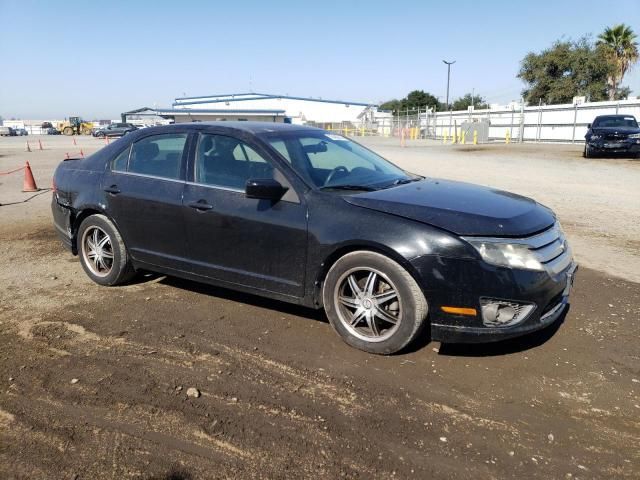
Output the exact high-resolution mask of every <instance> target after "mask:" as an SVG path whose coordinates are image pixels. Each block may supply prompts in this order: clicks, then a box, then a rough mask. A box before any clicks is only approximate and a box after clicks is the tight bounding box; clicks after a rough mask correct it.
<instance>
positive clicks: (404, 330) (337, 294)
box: [323, 251, 428, 355]
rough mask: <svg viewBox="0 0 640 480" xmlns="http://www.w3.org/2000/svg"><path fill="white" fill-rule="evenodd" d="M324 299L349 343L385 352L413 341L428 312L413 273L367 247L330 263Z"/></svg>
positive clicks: (329, 312)
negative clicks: (368, 249) (366, 249)
mask: <svg viewBox="0 0 640 480" xmlns="http://www.w3.org/2000/svg"><path fill="white" fill-rule="evenodd" d="M323 301H324V308H325V311H326V312H327V317H328V318H329V321H330V322H331V325H332V326H333V328H334V329H335V330H336V331H337V332H338V333H339V334H340V336H341V337H342V338H343V339H344V341H345V342H346V343H348V344H349V345H351V346H353V347H355V348H358V349H360V350H364V351H366V352H370V353H377V354H383V355H386V354H391V353H395V352H397V351H399V350H402V349H403V348H405V347H406V346H407V345H409V343H411V342H412V341H413V340H414V339H415V338H416V337H417V335H418V333H419V332H420V330H421V327H422V325H423V323H424V322H425V319H426V317H427V312H428V307H427V301H426V299H425V297H424V294H423V293H422V290H421V289H420V287H419V286H418V284H417V283H416V281H415V280H414V279H413V277H412V276H411V275H409V273H408V272H407V271H406V270H405V269H404V268H402V267H401V266H400V265H399V264H398V263H396V262H394V261H393V260H391V259H390V258H388V257H386V256H384V255H381V254H379V253H375V252H369V251H358V252H352V253H349V254H347V255H345V256H343V257H342V258H340V259H339V260H338V261H337V262H336V263H335V264H334V265H333V266H332V267H331V269H330V270H329V273H327V278H326V280H325V283H324V288H323Z"/></svg>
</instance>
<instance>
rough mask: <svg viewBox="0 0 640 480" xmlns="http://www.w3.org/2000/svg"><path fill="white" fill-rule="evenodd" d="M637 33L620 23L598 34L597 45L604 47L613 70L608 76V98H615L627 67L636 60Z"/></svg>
mask: <svg viewBox="0 0 640 480" xmlns="http://www.w3.org/2000/svg"><path fill="white" fill-rule="evenodd" d="M636 38H637V35H636V34H635V33H633V30H632V29H631V27H629V26H627V25H625V24H624V23H621V24H620V25H614V26H613V27H607V28H606V29H605V31H604V32H602V33H601V34H600V35H599V36H598V42H597V45H601V46H603V47H604V48H605V49H606V52H607V56H609V58H610V59H611V63H612V64H613V67H614V70H613V74H612V75H611V77H609V86H610V88H609V100H615V99H616V94H617V93H618V87H619V86H620V83H621V82H622V78H623V77H624V75H625V73H627V71H628V70H629V68H630V67H631V66H632V65H633V64H634V63H636V62H637V61H638V42H636V41H635V39H636Z"/></svg>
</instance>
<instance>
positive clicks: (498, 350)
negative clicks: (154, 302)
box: [131, 272, 571, 357]
mask: <svg viewBox="0 0 640 480" xmlns="http://www.w3.org/2000/svg"><path fill="white" fill-rule="evenodd" d="M151 282H159V283H162V284H163V285H167V286H171V287H174V288H179V289H181V290H188V291H190V292H194V293H198V294H201V295H207V296H210V297H216V298H220V299H223V300H230V301H233V302H238V303H243V304H246V305H252V306H254V307H259V308H264V309H267V310H273V311H277V312H279V313H286V314H290V315H295V316H298V317H302V318H307V319H310V320H315V321H317V322H322V323H329V321H328V319H327V316H326V315H325V313H324V310H322V309H319V310H315V309H312V308H308V307H304V306H302V305H296V304H293V303H287V302H283V301H280V300H274V299H271V298H265V297H261V296H259V295H254V294H251V293H245V292H239V291H236V290H229V289H226V288H223V287H217V286H213V285H209V284H206V283H200V282H196V281H192V280H185V279H182V278H178V277H171V276H165V275H161V274H156V273H152V272H148V273H147V272H145V273H142V274H140V275H137V276H136V277H135V278H134V280H133V281H132V282H131V283H132V284H142V283H151ZM570 310H571V305H569V307H568V308H566V309H565V311H564V312H563V313H562V315H561V316H560V318H558V320H556V321H555V322H554V323H553V324H551V325H549V326H548V327H546V328H544V329H542V330H539V331H537V332H534V333H530V334H527V335H524V336H522V337H516V338H512V339H508V340H503V341H499V342H490V343H442V344H440V348H439V354H440V355H445V356H457V357H490V356H499V355H509V354H513V353H519V352H523V351H526V350H530V349H532V348H536V347H539V346H541V345H543V344H544V343H546V342H547V341H548V340H550V339H551V338H552V337H553V336H554V335H555V334H556V332H557V331H558V330H559V329H560V327H561V326H562V324H563V323H564V319H565V318H566V316H567V314H568V313H569V311H570ZM430 343H432V340H431V337H430V333H429V329H428V327H427V328H425V329H424V332H423V333H422V334H421V335H419V336H418V337H417V338H416V339H415V341H413V342H412V343H411V344H410V345H409V346H408V347H407V348H405V349H403V350H401V351H400V352H398V353H397V355H399V356H402V355H406V354H411V353H415V352H419V351H420V350H422V349H424V348H425V347H426V346H428V345H429V344H430Z"/></svg>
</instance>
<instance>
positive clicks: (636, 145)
mask: <svg viewBox="0 0 640 480" xmlns="http://www.w3.org/2000/svg"><path fill="white" fill-rule="evenodd" d="M587 143H588V145H589V149H590V150H591V151H592V152H593V153H595V154H600V155H604V154H615V155H638V154H640V140H637V139H620V140H602V139H598V140H589V141H588V142H587Z"/></svg>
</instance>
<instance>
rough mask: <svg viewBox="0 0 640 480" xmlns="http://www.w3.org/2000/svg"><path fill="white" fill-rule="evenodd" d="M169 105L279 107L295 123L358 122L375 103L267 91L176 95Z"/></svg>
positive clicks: (229, 108) (372, 111) (183, 107)
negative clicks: (295, 95)
mask: <svg viewBox="0 0 640 480" xmlns="http://www.w3.org/2000/svg"><path fill="white" fill-rule="evenodd" d="M173 107H174V108H175V109H180V110H183V111H184V110H199V109H212V110H219V111H238V110H241V111H283V112H284V119H283V120H284V121H286V122H290V123H296V124H320V125H324V124H338V123H352V124H355V123H361V122H362V120H363V118H364V117H365V116H367V115H369V116H373V115H374V114H375V112H377V106H376V105H371V104H368V103H360V102H350V101H343V100H324V99H321V98H307V97H292V96H289V95H273V94H268V93H233V94H225V95H205V96H201V97H182V98H176V99H175V101H174V103H173Z"/></svg>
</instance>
